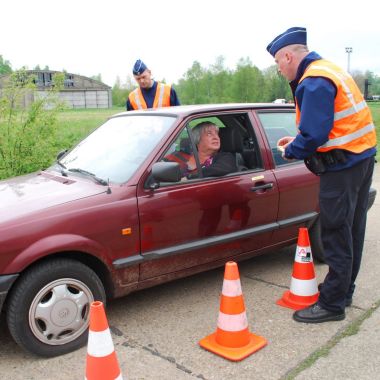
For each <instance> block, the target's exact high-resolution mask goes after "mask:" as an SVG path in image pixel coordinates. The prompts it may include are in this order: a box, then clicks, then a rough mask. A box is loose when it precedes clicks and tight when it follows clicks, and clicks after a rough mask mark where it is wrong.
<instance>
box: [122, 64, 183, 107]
mask: <svg viewBox="0 0 380 380" xmlns="http://www.w3.org/2000/svg"><path fill="white" fill-rule="evenodd" d="M133 76H134V78H135V80H136V82H137V83H138V85H139V87H138V88H136V89H135V90H133V91H132V92H131V93H130V94H129V96H128V99H127V103H126V108H127V111H131V110H141V109H147V108H158V107H170V106H179V105H180V103H179V100H178V97H177V94H176V92H175V90H174V88H173V87H172V86H170V85H167V84H165V83H160V82H156V81H155V80H153V79H152V73H151V71H150V70H149V69H148V68H147V66H146V65H145V63H144V62H143V61H142V60H141V59H138V60H137V61H136V62H135V64H134V66H133Z"/></svg>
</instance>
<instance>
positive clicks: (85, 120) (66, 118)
mask: <svg viewBox="0 0 380 380" xmlns="http://www.w3.org/2000/svg"><path fill="white" fill-rule="evenodd" d="M122 111H125V109H124V108H106V109H78V110H73V109H71V110H65V111H62V112H61V113H60V114H59V117H58V122H57V144H56V148H58V149H65V148H70V147H72V146H73V145H74V144H76V143H77V142H79V141H80V140H81V139H82V138H83V137H85V136H87V135H88V134H89V133H90V132H92V131H93V130H94V129H95V128H97V127H98V126H100V125H101V124H103V123H104V122H105V121H106V120H107V119H108V118H109V117H110V116H112V115H114V114H116V113H118V112H122Z"/></svg>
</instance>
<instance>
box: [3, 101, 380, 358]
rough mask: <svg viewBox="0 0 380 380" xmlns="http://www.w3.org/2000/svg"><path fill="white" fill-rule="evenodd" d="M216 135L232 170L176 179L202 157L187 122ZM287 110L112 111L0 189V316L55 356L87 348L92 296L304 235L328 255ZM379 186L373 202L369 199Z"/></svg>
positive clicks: (28, 343) (313, 188) (28, 344)
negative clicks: (282, 145) (48, 161)
mask: <svg viewBox="0 0 380 380" xmlns="http://www.w3.org/2000/svg"><path fill="white" fill-rule="evenodd" d="M200 121H209V122H213V123H214V124H216V125H217V126H218V127H219V133H220V140H221V150H222V151H227V152H229V153H231V154H232V155H233V157H234V159H235V160H236V164H237V165H236V170H235V171H234V172H231V173H229V174H227V175H223V176H218V177H204V176H202V174H201V173H200V174H199V175H198V178H193V179H191V178H190V179H187V180H183V179H181V171H180V164H179V163H177V162H171V161H170V160H168V159H167V157H170V156H175V155H179V153H181V152H182V153H185V154H187V155H193V156H194V157H195V160H196V161H197V165H198V168H200V166H199V160H198V154H197V150H196V144H195V142H194V136H193V134H192V132H191V130H192V128H193V127H194V126H195V125H197V124H198V123H199V122H200ZM295 134H296V128H295V113H294V108H293V106H291V105H282V104H227V105H204V106H181V107H171V108H164V109H158V110H147V111H143V112H140V111H133V112H126V113H122V114H118V115H115V116H114V117H112V118H110V119H109V120H108V121H107V122H106V123H104V124H103V125H102V126H101V127H99V128H98V129H97V130H95V131H94V132H93V133H91V134H90V135H89V136H88V137H87V138H86V139H84V140H83V141H82V142H80V143H79V144H78V145H77V146H75V147H74V148H73V149H71V150H70V151H68V152H65V153H63V154H61V155H59V156H58V160H57V162H56V163H55V164H54V165H53V166H52V167H50V168H49V169H47V170H44V171H41V172H38V173H33V174H30V175H26V176H22V177H17V178H13V179H9V180H6V181H1V182H0V199H1V203H0V310H1V309H3V311H5V313H6V320H7V323H8V326H9V330H10V332H11V334H12V336H13V337H14V339H15V341H16V342H17V343H18V344H19V345H20V346H22V347H23V348H24V349H26V350H28V351H30V352H32V353H34V354H37V355H42V356H55V355H60V354H63V353H67V352H70V351H72V350H74V349H77V348H78V347H80V346H82V345H84V344H85V343H86V339H87V328H88V314H89V305H90V303H91V302H92V301H93V300H101V301H106V299H110V298H115V297H120V296H124V295H126V294H128V293H130V292H132V291H135V290H138V289H143V288H147V287H150V286H153V285H156V284H159V283H163V282H166V281H170V280H173V279H177V278H180V277H184V276H188V275H191V274H194V273H198V272H201V271H205V270H209V269H211V268H215V267H218V266H222V265H224V263H225V262H226V261H228V260H242V259H246V258H249V257H252V256H255V255H259V254H263V253H264V252H266V251H269V250H272V251H273V250H274V249H278V248H280V247H284V246H287V245H290V244H294V243H295V242H296V239H297V234H298V228H299V227H301V226H307V227H310V235H311V239H312V249H313V254H314V256H315V257H320V258H321V257H322V254H323V251H322V250H321V243H320V239H319V224H318V181H319V180H318V177H317V176H315V175H313V174H312V173H310V172H309V171H308V170H307V169H306V167H305V165H304V163H303V162H302V161H295V162H287V161H284V160H283V159H282V158H281V154H280V152H278V150H277V148H276V143H277V140H278V139H279V138H280V137H282V136H285V135H295ZM375 195H376V193H375V191H374V190H371V201H370V202H371V204H372V203H373V201H374V198H375Z"/></svg>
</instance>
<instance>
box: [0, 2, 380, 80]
mask: <svg viewBox="0 0 380 380" xmlns="http://www.w3.org/2000/svg"><path fill="white" fill-rule="evenodd" d="M305 4H307V9H306V8H305ZM378 4H379V3H378V0H361V1H353V0H346V1H338V0H337V1H334V0H318V1H314V2H313V1H307V0H287V1H286V0H282V1H279V0H265V1H254V0H228V1H227V0H212V1H211V0H210V1H207V0H191V1H189V0H75V1H74V0H65V1H62V2H58V1H54V0H33V1H31V0H6V1H3V2H2V4H1V22H0V55H2V56H3V58H4V59H6V60H8V61H9V62H10V63H11V65H12V68H13V69H19V68H21V67H22V66H27V67H28V68H29V69H32V68H34V67H35V66H36V65H40V67H41V68H43V67H45V66H46V65H47V66H49V68H50V69H51V70H58V71H60V70H63V69H65V70H66V71H67V72H69V73H75V74H80V75H84V76H88V77H90V76H93V75H97V74H99V73H100V74H101V76H102V80H103V82H105V83H106V84H108V85H110V86H113V84H114V83H115V80H116V77H117V76H119V77H120V79H121V81H122V82H125V81H126V78H127V75H130V74H131V71H132V66H133V64H134V62H135V60H136V59H138V58H141V59H142V60H143V61H144V62H145V63H146V65H147V66H148V67H149V68H150V69H151V70H152V73H153V75H154V77H155V78H156V79H163V78H165V79H166V81H167V82H168V83H176V82H177V81H178V80H179V79H180V78H181V77H182V76H183V75H184V73H185V72H186V71H187V70H188V69H189V68H190V67H191V66H192V64H193V62H194V61H195V60H197V61H199V62H200V63H201V65H202V66H203V67H209V66H210V65H212V64H214V63H215V60H216V58H217V57H218V56H220V55H222V56H224V57H225V65H226V66H227V67H228V68H231V69H235V68H236V64H237V62H238V60H239V59H240V58H242V57H249V58H250V59H251V61H252V63H253V64H254V65H256V66H257V67H258V68H259V69H264V68H266V67H268V66H270V65H272V64H273V63H274V61H273V58H272V57H271V56H270V55H269V53H267V51H266V46H267V45H268V43H269V42H270V41H271V40H272V39H273V38H274V37H276V36H277V35H278V34H280V33H282V32H283V31H285V30H286V29H288V28H289V27H292V26H303V27H306V28H307V31H308V46H309V48H310V49H311V50H315V51H317V52H318V53H319V54H321V55H322V56H323V57H324V58H327V59H330V60H332V61H334V62H335V63H338V64H340V65H341V66H343V67H344V68H347V64H348V54H347V53H346V50H345V48H346V47H352V53H351V54H350V68H351V70H361V71H366V70H370V71H372V72H374V73H375V74H376V75H380V16H379V11H378V9H379V5H378Z"/></svg>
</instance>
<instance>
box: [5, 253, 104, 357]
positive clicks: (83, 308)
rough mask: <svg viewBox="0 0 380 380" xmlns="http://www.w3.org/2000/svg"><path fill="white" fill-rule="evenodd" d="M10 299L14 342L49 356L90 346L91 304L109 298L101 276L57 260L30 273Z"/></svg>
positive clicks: (73, 261)
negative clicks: (88, 329) (86, 345)
mask: <svg viewBox="0 0 380 380" xmlns="http://www.w3.org/2000/svg"><path fill="white" fill-rule="evenodd" d="M9 297H10V298H9V300H8V306H7V323H8V327H9V331H10V333H11V334H12V336H13V338H14V340H15V341H16V342H17V343H18V344H19V345H20V346H21V347H22V348H24V349H25V350H27V351H29V352H31V353H33V354H36V355H40V356H45V357H53V356H58V355H62V354H66V353H68V352H71V351H74V350H76V349H78V348H80V347H82V346H83V345H85V344H86V341H87V328H88V324H89V312H90V304H91V302H93V301H102V302H105V298H106V297H105V292H104V287H103V284H102V282H101V281H100V279H99V277H98V276H97V275H96V274H95V272H94V271H93V270H92V269H90V268H89V267H87V266H86V265H84V264H82V263H80V262H78V261H75V260H71V259H56V260H51V261H48V262H45V263H42V264H40V265H37V266H36V267H34V268H32V269H30V270H28V271H27V272H25V273H24V274H23V275H22V276H21V277H20V280H19V281H18V282H17V284H16V285H15V287H14V289H12V291H11V293H10V295H9Z"/></svg>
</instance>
